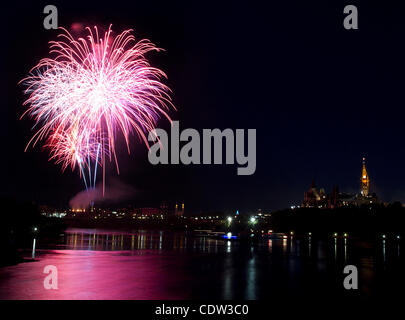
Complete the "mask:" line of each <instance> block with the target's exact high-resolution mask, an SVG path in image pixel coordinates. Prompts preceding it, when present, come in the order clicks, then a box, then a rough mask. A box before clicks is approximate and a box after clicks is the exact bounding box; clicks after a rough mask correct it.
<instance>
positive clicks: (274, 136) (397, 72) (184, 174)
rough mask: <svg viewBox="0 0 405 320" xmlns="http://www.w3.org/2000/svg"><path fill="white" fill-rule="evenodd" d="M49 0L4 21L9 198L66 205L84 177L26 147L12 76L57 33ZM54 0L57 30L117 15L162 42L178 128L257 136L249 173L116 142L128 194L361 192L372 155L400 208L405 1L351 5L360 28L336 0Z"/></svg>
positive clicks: (153, 199) (111, 179)
mask: <svg viewBox="0 0 405 320" xmlns="http://www.w3.org/2000/svg"><path fill="white" fill-rule="evenodd" d="M46 4H48V3H46V2H42V1H40V2H37V3H35V4H34V3H28V4H25V5H21V4H17V3H13V4H10V8H9V9H8V13H7V15H6V16H5V17H4V18H3V19H2V22H1V24H2V25H1V26H2V29H3V30H5V32H4V34H3V43H4V46H5V48H7V49H5V50H2V52H1V58H2V63H1V71H2V74H3V75H6V76H5V77H2V79H1V80H0V81H1V86H0V87H1V94H2V96H3V100H2V101H3V106H2V108H1V121H2V123H1V129H0V132H1V139H2V141H3V155H2V157H1V165H2V166H1V167H2V168H3V174H2V183H1V189H0V195H2V196H11V197H15V198H17V199H19V200H21V201H34V202H36V203H38V204H50V205H53V206H56V207H64V206H67V205H68V203H69V200H70V199H72V198H73V197H74V196H75V195H76V194H77V193H79V192H81V191H83V189H84V185H83V182H82V181H81V179H80V177H79V174H78V172H77V171H75V172H71V171H70V169H67V170H66V171H65V172H64V173H62V172H61V167H60V166H58V165H55V164H53V163H52V162H49V161H48V153H47V152H44V151H42V150H41V146H37V147H35V148H29V149H28V150H27V152H24V148H25V146H26V144H27V142H28V140H29V139H30V137H31V136H32V134H33V131H31V127H32V125H33V121H32V120H31V119H29V118H24V119H22V120H21V121H20V120H19V118H20V116H21V115H22V113H23V111H24V108H23V107H22V102H23V101H24V96H23V94H22V90H23V88H22V87H21V86H19V85H17V83H18V82H19V81H20V80H21V79H22V78H24V77H25V76H26V75H27V73H28V72H29V70H30V68H32V67H33V66H34V65H35V64H36V63H37V62H38V61H39V59H40V58H42V57H44V56H46V55H47V51H48V45H47V42H48V41H50V40H54V39H55V37H56V35H57V33H58V32H57V31H54V30H50V31H47V30H45V29H44V28H43V25H42V19H43V17H44V15H43V14H42V11H43V8H44V6H45V5H46ZM53 4H54V5H56V6H57V8H58V10H59V25H60V26H64V27H68V28H69V27H70V26H71V25H72V24H73V23H75V22H82V23H85V24H88V25H95V24H97V25H99V26H103V27H108V25H109V24H110V23H112V24H113V29H114V30H115V31H116V32H120V31H122V30H124V29H128V28H133V29H134V30H135V36H137V38H138V39H142V38H148V39H150V40H151V41H152V42H153V43H155V44H156V45H157V46H158V47H161V48H163V49H165V51H164V52H160V53H155V54H151V55H150V56H149V58H150V59H151V62H152V65H153V66H157V67H159V68H161V69H162V70H163V71H165V72H166V73H167V75H168V80H167V81H166V82H165V83H166V84H168V85H169V87H170V88H171V89H172V91H173V95H172V97H173V102H174V105H175V106H176V107H177V109H178V111H177V112H171V113H170V115H171V116H172V118H173V120H179V121H180V127H181V128H182V129H185V128H195V129H197V130H198V131H200V132H201V130H202V129H204V128H209V129H213V128H220V129H225V128H231V129H237V128H241V129H249V128H254V129H256V130H257V164H256V172H255V173H254V175H252V176H237V175H236V167H237V165H190V166H184V165H166V166H163V165H160V166H152V165H151V164H150V163H149V162H148V160H147V149H146V148H145V146H144V145H142V143H140V142H139V140H137V139H136V138H134V139H133V142H134V143H133V144H132V150H131V151H132V152H131V155H128V154H127V153H126V151H125V148H124V146H123V145H122V144H123V143H122V141H119V144H120V146H119V150H118V153H119V154H118V157H119V164H120V171H121V172H120V175H119V176H118V175H117V174H116V170H115V168H114V164H113V163H112V164H108V166H107V170H106V172H107V177H106V183H107V185H110V186H111V185H112V187H114V184H118V185H120V186H121V187H123V188H127V189H128V190H130V191H131V192H133V193H130V196H128V197H130V200H128V199H126V200H125V202H127V203H128V202H129V203H160V201H162V200H166V201H169V202H175V201H184V202H185V204H186V208H187V209H189V210H197V211H198V210H203V211H210V210H230V211H236V210H239V211H254V210H257V209H259V208H261V209H263V210H276V209H282V208H288V207H290V206H291V205H296V204H299V203H301V201H302V199H303V194H304V192H305V191H306V190H307V189H308V188H309V187H310V185H311V182H312V180H315V181H316V184H317V186H318V187H323V188H325V189H326V191H327V192H330V191H331V189H332V187H333V186H334V185H338V186H339V188H340V190H341V191H345V192H350V193H355V192H356V193H357V192H359V190H360V181H359V179H360V174H361V162H362V158H363V157H366V159H367V169H368V172H369V175H370V179H371V190H372V191H373V192H375V193H376V194H377V196H378V197H379V198H380V199H381V200H382V201H386V202H394V201H401V202H405V188H404V187H403V183H402V181H404V180H405V168H404V166H403V165H402V164H403V163H404V162H405V149H404V148H402V147H401V142H402V139H401V138H402V130H401V129H402V125H403V124H402V122H403V119H404V118H405V109H404V108H403V105H405V98H404V96H403V94H402V91H403V87H404V80H403V74H404V71H405V60H404V59H403V57H404V56H405V46H404V41H403V38H404V34H405V20H404V19H403V17H402V13H401V10H398V7H397V6H390V5H384V6H382V5H381V4H379V3H376V4H374V3H370V2H369V1H368V2H365V1H356V3H355V4H356V5H358V8H359V30H345V29H344V28H343V26H342V21H343V18H344V15H343V5H342V4H341V3H339V2H336V3H334V4H332V3H324V2H321V1H311V3H305V4H304V3H301V2H299V1H293V2H289V3H288V4H283V3H275V4H272V5H271V7H266V6H265V5H263V4H259V3H244V4H243V5H242V4H238V3H234V2H226V3H221V4H218V3H211V4H209V3H207V2H204V3H203V2H193V3H187V4H184V3H170V4H167V3H164V2H163V3H160V4H157V3H145V2H142V3H138V2H135V1H117V2H115V3H114V9H113V10H112V9H111V7H110V3H109V2H106V1H101V2H98V3H97V6H95V5H91V4H87V3H83V2H80V1H71V2H69V3H59V1H56V2H54V3H53ZM34 13H36V14H34ZM16 21H17V22H16ZM158 127H163V128H168V122H167V121H165V120H164V119H161V121H160V122H159V124H158ZM125 186H127V187H125ZM123 202H124V200H123Z"/></svg>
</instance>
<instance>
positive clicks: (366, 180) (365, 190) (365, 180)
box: [360, 158, 370, 197]
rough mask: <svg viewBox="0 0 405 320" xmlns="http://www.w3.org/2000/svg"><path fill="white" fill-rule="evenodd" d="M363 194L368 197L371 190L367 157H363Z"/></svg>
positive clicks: (361, 180)
mask: <svg viewBox="0 0 405 320" xmlns="http://www.w3.org/2000/svg"><path fill="white" fill-rule="evenodd" d="M360 185H361V195H362V196H364V197H367V196H368V194H369V192H370V178H369V176H368V174H367V170H366V158H363V169H362V171H361V178H360Z"/></svg>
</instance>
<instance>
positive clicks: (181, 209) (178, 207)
mask: <svg viewBox="0 0 405 320" xmlns="http://www.w3.org/2000/svg"><path fill="white" fill-rule="evenodd" d="M174 215H175V216H176V217H182V216H183V215H184V202H182V203H181V204H180V205H179V204H178V203H176V206H175V210H174Z"/></svg>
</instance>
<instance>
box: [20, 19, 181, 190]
mask: <svg viewBox="0 0 405 320" xmlns="http://www.w3.org/2000/svg"><path fill="white" fill-rule="evenodd" d="M61 30H62V33H61V34H59V35H58V38H59V41H51V42H50V52H49V54H50V57H48V58H44V59H42V60H41V61H40V62H39V63H38V64H37V65H36V66H35V67H34V68H33V69H32V70H31V71H30V74H29V76H28V77H27V78H25V79H23V80H22V81H21V82H22V83H23V84H24V85H25V86H26V89H25V93H26V94H28V95H29V96H28V98H27V100H26V101H25V102H24V105H25V106H27V110H26V111H25V113H24V114H23V116H24V115H29V116H31V117H32V118H33V119H34V120H35V125H34V128H35V129H36V133H35V134H34V135H33V137H32V138H31V140H30V141H29V142H28V144H27V148H28V147H29V146H30V145H32V146H35V145H36V144H37V143H39V142H40V141H45V143H44V146H45V147H46V148H47V149H49V151H50V159H52V160H55V162H56V163H60V164H62V169H63V170H65V169H66V168H67V167H68V166H70V167H71V168H72V170H74V169H75V167H76V166H79V167H80V172H81V173H80V174H81V175H84V171H85V170H84V169H87V170H88V172H89V177H88V180H89V181H90V186H91V181H92V180H93V179H92V178H91V171H92V170H91V163H94V164H95V169H94V180H93V181H94V184H95V176H96V174H97V164H98V163H101V164H104V161H105V158H106V157H107V158H109V160H110V161H111V160H112V159H114V161H115V163H116V167H117V170H119V169H118V161H117V157H116V148H115V143H116V139H117V135H118V133H121V134H122V136H123V137H124V139H125V143H126V145H127V149H128V152H129V151H130V137H131V135H133V134H135V135H137V136H138V137H139V138H140V139H141V140H143V141H144V142H145V144H146V145H147V144H148V142H147V137H146V135H145V134H146V133H147V132H149V131H150V130H152V129H154V128H155V126H156V121H157V120H158V119H159V118H160V117H161V116H164V117H166V118H167V119H169V120H170V118H169V116H168V114H167V111H168V110H169V109H170V108H174V107H173V105H172V103H171V99H170V95H169V93H170V90H169V88H168V87H167V86H166V85H164V84H163V83H162V82H161V80H162V79H164V78H166V75H165V73H164V72H163V71H161V70H159V69H157V68H154V67H152V66H150V64H149V62H148V60H147V59H146V57H145V55H146V54H147V53H148V52H151V51H160V50H161V49H159V48H157V47H156V46H155V45H154V44H153V43H151V42H150V41H149V40H140V41H135V37H134V36H133V35H132V30H126V31H124V32H122V33H121V34H119V35H118V36H116V37H113V36H112V30H111V26H110V28H109V29H108V31H107V32H105V33H104V36H102V37H100V36H99V32H98V29H97V27H94V28H93V29H90V28H86V30H87V32H88V36H87V37H86V38H77V39H75V38H74V37H73V36H72V35H71V34H70V33H69V32H68V31H67V30H66V29H63V28H61ZM27 148H26V149H27ZM83 178H84V179H85V176H84V177H83ZM85 183H86V179H85ZM86 187H87V183H86Z"/></svg>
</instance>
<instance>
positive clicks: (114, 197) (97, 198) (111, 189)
mask: <svg viewBox="0 0 405 320" xmlns="http://www.w3.org/2000/svg"><path fill="white" fill-rule="evenodd" d="M134 195H135V188H134V187H133V186H130V185H127V184H125V183H123V182H121V181H119V180H117V179H112V180H110V184H109V185H106V187H105V193H104V195H103V186H102V184H98V185H97V186H96V187H95V188H93V189H89V190H83V191H81V192H79V193H78V194H76V195H75V196H74V197H73V198H72V199H71V200H70V201H69V206H70V207H71V208H74V209H85V208H87V207H89V206H90V204H91V203H92V202H94V204H101V203H117V202H120V201H123V200H127V199H129V198H131V197H132V196H134Z"/></svg>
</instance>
